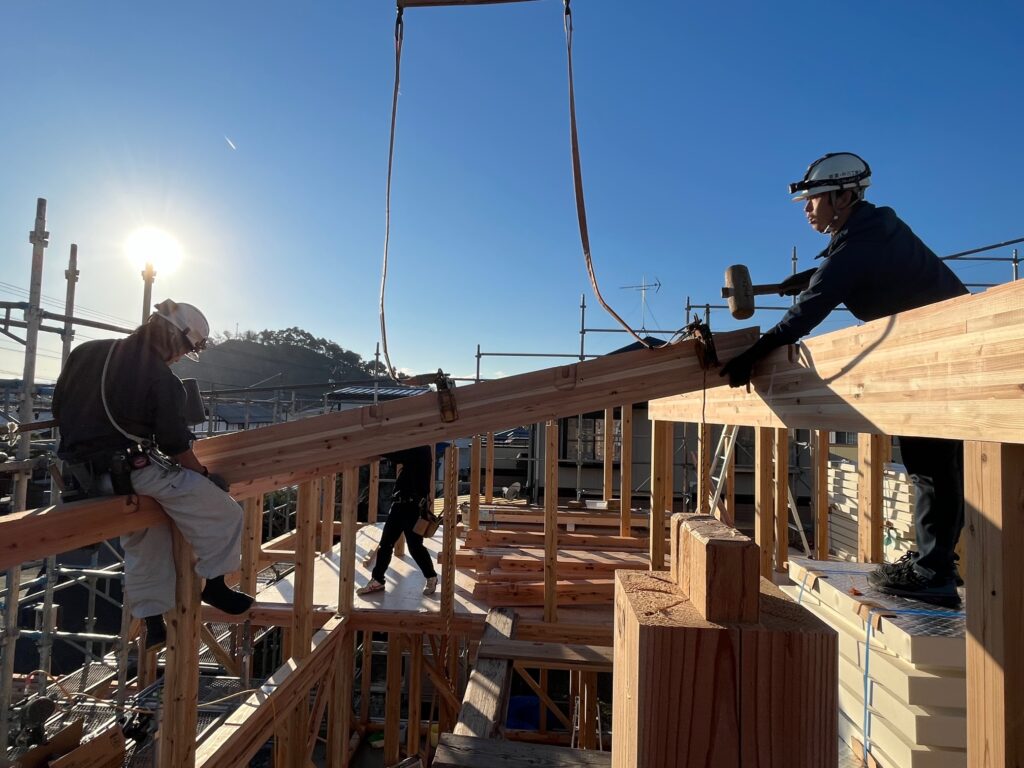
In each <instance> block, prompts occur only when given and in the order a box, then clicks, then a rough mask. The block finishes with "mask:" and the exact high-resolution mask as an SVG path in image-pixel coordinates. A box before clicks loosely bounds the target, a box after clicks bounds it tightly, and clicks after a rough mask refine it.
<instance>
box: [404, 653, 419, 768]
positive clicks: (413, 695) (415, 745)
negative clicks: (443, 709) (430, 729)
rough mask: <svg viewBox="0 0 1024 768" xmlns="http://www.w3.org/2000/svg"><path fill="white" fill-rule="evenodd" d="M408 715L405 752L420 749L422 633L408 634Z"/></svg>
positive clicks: (414, 752)
mask: <svg viewBox="0 0 1024 768" xmlns="http://www.w3.org/2000/svg"><path fill="white" fill-rule="evenodd" d="M409 643H410V646H409V716H408V717H407V718H406V723H407V725H406V734H405V735H406V740H405V753H406V754H407V755H409V756H412V755H415V754H417V753H418V752H419V751H420V704H421V703H422V699H423V687H422V684H423V635H422V634H416V633H414V634H411V635H409Z"/></svg>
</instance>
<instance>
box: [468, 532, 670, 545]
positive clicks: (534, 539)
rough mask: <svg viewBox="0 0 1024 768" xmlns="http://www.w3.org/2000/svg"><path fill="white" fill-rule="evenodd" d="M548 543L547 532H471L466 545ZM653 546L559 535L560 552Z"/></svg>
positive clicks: (588, 535) (599, 536)
mask: <svg viewBox="0 0 1024 768" xmlns="http://www.w3.org/2000/svg"><path fill="white" fill-rule="evenodd" d="M544 541H545V536H544V532H543V531H500V530H489V531H469V532H467V533H466V544H465V546H466V547H467V548H470V549H473V548H476V549H479V548H481V547H543V546H544ZM649 546H650V545H649V544H648V542H647V539H639V538H632V537H629V536H606V535H604V534H596V533H565V532H563V531H559V532H558V547H559V548H560V549H599V550H616V549H628V550H635V549H638V550H646V549H647V548H648V547H649Z"/></svg>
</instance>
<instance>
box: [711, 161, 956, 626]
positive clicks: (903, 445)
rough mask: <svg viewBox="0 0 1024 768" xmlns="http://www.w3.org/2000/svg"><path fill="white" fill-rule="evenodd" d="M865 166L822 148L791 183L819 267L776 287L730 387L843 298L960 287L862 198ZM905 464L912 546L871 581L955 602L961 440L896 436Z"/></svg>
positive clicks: (930, 298) (878, 309)
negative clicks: (776, 305) (776, 309)
mask: <svg viewBox="0 0 1024 768" xmlns="http://www.w3.org/2000/svg"><path fill="white" fill-rule="evenodd" d="M870 183H871V169H870V168H869V167H868V164H867V163H866V162H864V160H863V159H862V158H860V157H859V156H857V155H855V154H853V153H852V152H836V153H831V154H827V155H825V156H824V157H821V158H819V159H817V160H815V161H814V162H813V163H811V165H810V167H809V168H808V169H807V173H805V174H804V177H803V179H801V180H800V181H797V182H794V183H792V184H790V185H789V191H790V194H792V195H794V197H793V200H795V201H800V202H803V203H804V214H805V215H806V216H807V222H808V223H809V224H810V225H811V227H812V228H813V229H814V230H815V231H817V232H821V233H822V234H827V235H828V236H829V243H828V246H827V247H826V248H825V249H824V250H823V251H822V252H821V253H819V254H818V255H817V257H816V259H819V260H820V262H819V264H818V265H817V266H816V267H815V268H813V269H809V270H807V271H805V272H801V273H799V274H796V275H793V276H791V277H790V278H789V279H788V280H786V281H785V282H784V283H782V284H781V286H780V293H783V294H788V295H798V298H797V300H796V303H795V304H794V305H793V306H792V307H790V308H789V310H787V312H786V314H785V316H784V317H783V318H782V320H780V321H779V323H778V324H777V325H775V326H774V327H773V328H771V329H769V330H768V331H767V332H766V333H765V334H764V336H762V337H761V338H760V339H759V340H758V341H756V342H755V343H754V344H753V346H751V347H750V348H749V349H747V350H746V351H744V352H742V353H740V354H739V355H737V356H736V357H734V358H733V359H731V360H729V361H728V362H727V363H726V364H725V365H724V366H723V367H722V370H721V372H720V373H721V375H722V376H725V377H728V379H729V385H730V386H733V387H738V386H742V385H745V384H747V383H748V382H749V381H750V377H751V373H752V370H753V368H754V365H755V364H756V363H757V361H758V360H760V359H761V358H762V357H764V356H765V355H766V354H768V352H770V351H771V350H773V349H776V348H778V347H781V346H784V345H786V344H793V343H795V342H796V341H798V340H799V339H801V338H802V337H804V336H806V335H807V334H808V333H810V332H811V330H812V329H813V328H815V327H816V326H817V325H818V324H819V323H820V322H821V321H822V320H824V319H825V318H826V317H827V316H828V315H829V314H830V313H831V312H832V310H834V309H835V308H836V307H838V306H839V305H840V304H845V305H846V308H847V309H849V310H850V312H851V313H852V314H853V316H854V317H856V318H857V319H859V320H864V321H868V320H875V319H877V318H879V317H885V316H887V315H893V314H896V313H897V312H903V311H905V310H908V309H913V308H914V307H920V306H923V305H925V304H931V303H933V302H936V301H943V300H945V299H950V298H953V297H954V296H960V295H962V294H965V293H967V288H966V287H965V286H964V284H963V283H962V282H960V279H959V278H957V276H956V275H955V274H953V271H952V270H951V269H950V268H949V267H948V266H946V264H945V262H943V261H942V260H941V259H939V257H938V256H936V255H935V254H934V253H933V252H932V251H931V249H929V248H928V246H926V245H925V244H924V243H923V242H922V241H921V239H920V238H919V237H918V236H917V235H915V234H914V232H913V231H912V230H911V229H910V227H908V226H907V225H906V224H905V223H904V222H903V221H902V220H901V219H900V218H899V217H898V216H897V215H896V213H895V212H894V211H893V210H892V209H891V208H881V207H876V206H874V205H872V204H871V203H869V202H867V201H866V200H864V190H865V189H866V188H867V187H868V185H870ZM899 443H900V452H901V455H902V459H903V463H904V465H905V466H906V468H907V472H908V474H909V475H910V476H911V479H912V480H913V483H914V487H915V499H916V503H915V506H914V525H915V534H916V538H917V551H916V552H909V553H907V554H906V555H905V556H904V557H903V558H901V559H900V560H899V561H898V562H897V563H890V564H886V565H882V566H879V568H877V569H876V570H875V571H873V572H872V573H871V574H870V576H869V581H870V583H871V584H872V585H873V586H874V587H876V588H877V589H879V590H881V591H883V592H886V593H888V594H893V595H900V596H903V597H913V598H917V599H920V600H924V601H926V602H930V603H934V604H936V605H943V606H948V607H955V606H957V605H959V603H960V598H959V594H958V592H957V589H956V587H957V584H958V582H959V574H958V573H957V570H956V554H955V552H954V549H955V547H956V544H957V541H958V540H959V538H960V532H961V531H962V529H963V525H964V508H963V459H962V456H963V444H962V443H961V442H959V441H954V440H940V439H937V438H922V437H900V438H899Z"/></svg>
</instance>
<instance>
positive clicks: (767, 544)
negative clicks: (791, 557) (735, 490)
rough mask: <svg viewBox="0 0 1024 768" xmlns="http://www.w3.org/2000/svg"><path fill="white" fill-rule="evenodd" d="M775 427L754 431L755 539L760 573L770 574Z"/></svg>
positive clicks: (773, 527) (773, 530)
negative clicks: (759, 555)
mask: <svg viewBox="0 0 1024 768" xmlns="http://www.w3.org/2000/svg"><path fill="white" fill-rule="evenodd" d="M774 441H775V433H774V430H772V429H769V428H767V427H757V428H756V429H755V430H754V541H755V542H757V546H758V547H759V548H760V550H761V576H762V577H763V578H766V579H770V578H771V577H772V555H773V553H774V551H775V524H774V520H775V492H774V486H773V482H772V481H773V478H774V475H773V466H774V465H773V463H772V446H773V444H774Z"/></svg>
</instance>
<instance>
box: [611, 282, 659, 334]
mask: <svg viewBox="0 0 1024 768" xmlns="http://www.w3.org/2000/svg"><path fill="white" fill-rule="evenodd" d="M619 288H620V289H621V290H623V291H640V332H641V333H644V332H646V331H647V292H648V291H649V290H652V289H653V290H654V292H655V293H657V292H658V291H660V290H661V280H659V279H658V278H654V282H653V283H648V282H647V275H644V276H643V277H642V278H640V285H621V286H619ZM651 319H654V315H653V314H652V315H651Z"/></svg>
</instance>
